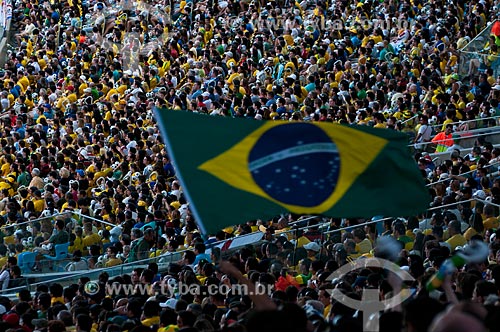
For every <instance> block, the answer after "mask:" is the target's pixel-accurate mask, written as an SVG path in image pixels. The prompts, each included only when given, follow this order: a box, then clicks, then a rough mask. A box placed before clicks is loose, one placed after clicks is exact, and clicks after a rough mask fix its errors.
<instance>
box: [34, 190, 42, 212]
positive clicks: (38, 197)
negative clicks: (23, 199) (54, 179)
mask: <svg viewBox="0 0 500 332" xmlns="http://www.w3.org/2000/svg"><path fill="white" fill-rule="evenodd" d="M32 201H33V205H34V206H35V212H38V213H41V212H42V211H43V209H44V208H45V200H44V199H43V197H42V192H41V191H40V190H35V191H34V192H33V199H32Z"/></svg>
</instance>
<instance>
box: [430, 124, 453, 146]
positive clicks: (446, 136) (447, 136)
mask: <svg viewBox="0 0 500 332" xmlns="http://www.w3.org/2000/svg"><path fill="white" fill-rule="evenodd" d="M452 132H453V125H451V124H448V125H446V129H445V131H442V132H440V133H439V134H437V135H436V136H434V138H433V139H432V142H433V143H436V144H437V146H436V153H438V152H446V150H448V148H449V147H450V146H453V134H452Z"/></svg>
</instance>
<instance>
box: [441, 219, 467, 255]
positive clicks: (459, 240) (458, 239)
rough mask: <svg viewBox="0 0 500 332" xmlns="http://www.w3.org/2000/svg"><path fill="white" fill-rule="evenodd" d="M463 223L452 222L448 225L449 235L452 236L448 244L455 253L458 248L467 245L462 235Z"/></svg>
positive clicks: (447, 241)
mask: <svg viewBox="0 0 500 332" xmlns="http://www.w3.org/2000/svg"><path fill="white" fill-rule="evenodd" d="M461 226H462V225H461V223H460V221H458V220H452V221H450V222H449V224H448V235H449V236H450V237H449V239H448V240H446V243H448V244H449V245H450V249H451V251H452V252H453V250H455V249H456V248H457V247H459V246H460V247H461V246H463V245H465V244H466V243H467V240H466V239H465V237H464V236H463V235H462V233H461Z"/></svg>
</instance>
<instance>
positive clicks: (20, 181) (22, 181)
mask: <svg viewBox="0 0 500 332" xmlns="http://www.w3.org/2000/svg"><path fill="white" fill-rule="evenodd" d="M19 170H20V173H19V175H18V176H17V180H16V181H17V185H18V186H19V187H21V186H25V187H27V186H28V185H29V184H30V181H31V176H30V174H29V173H28V172H27V171H26V165H25V164H19Z"/></svg>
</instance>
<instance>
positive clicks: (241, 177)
mask: <svg viewBox="0 0 500 332" xmlns="http://www.w3.org/2000/svg"><path fill="white" fill-rule="evenodd" d="M155 113H156V119H157V121H158V123H159V126H160V129H161V132H162V134H163V136H164V137H165V138H164V140H165V143H166V145H167V148H168V152H169V154H170V157H171V158H172V159H173V161H174V164H175V166H176V168H177V171H178V174H179V179H180V181H181V184H182V185H183V190H184V193H185V194H186V195H187V198H188V200H189V201H190V202H191V204H192V205H191V210H192V211H193V213H194V215H195V217H196V219H197V220H198V223H199V225H200V226H201V228H202V231H203V232H204V233H205V234H214V233H216V232H217V231H219V230H221V229H223V228H224V227H226V226H230V225H236V224H240V223H244V222H246V221H247V220H250V219H257V218H262V219H263V220H266V219H265V218H270V217H273V216H276V215H278V214H280V213H284V212H287V211H289V212H293V213H297V214H321V215H325V216H331V217H346V218H352V217H372V216H374V215H384V216H403V215H404V216H407V215H413V214H416V213H419V212H421V211H424V210H425V209H426V208H427V207H428V204H429V202H430V196H429V193H428V190H427V189H426V187H425V185H424V182H423V178H422V175H421V174H420V172H419V170H418V169H417V165H416V163H415V161H414V160H413V159H412V157H411V155H410V153H409V151H408V148H407V146H406V145H407V142H408V139H407V136H405V135H403V134H401V133H398V132H395V131H391V130H383V129H374V128H365V127H348V126H343V125H338V124H332V123H308V122H285V121H257V120H253V119H232V118H225V117H213V116H209V115H200V114H196V113H190V112H184V111H171V110H167V109H156V110H155Z"/></svg>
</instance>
